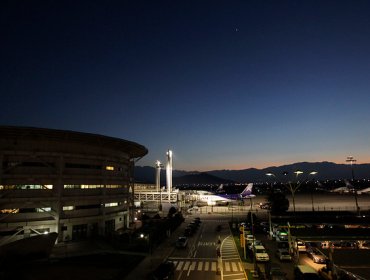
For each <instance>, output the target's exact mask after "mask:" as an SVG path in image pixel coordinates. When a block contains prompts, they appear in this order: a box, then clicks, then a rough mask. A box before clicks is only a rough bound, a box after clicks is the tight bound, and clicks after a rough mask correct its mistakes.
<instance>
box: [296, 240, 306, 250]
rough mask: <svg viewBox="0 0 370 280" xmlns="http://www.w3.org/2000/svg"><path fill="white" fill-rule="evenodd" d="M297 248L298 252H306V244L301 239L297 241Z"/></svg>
mask: <svg viewBox="0 0 370 280" xmlns="http://www.w3.org/2000/svg"><path fill="white" fill-rule="evenodd" d="M297 248H298V251H299V252H306V244H305V243H304V242H303V241H297Z"/></svg>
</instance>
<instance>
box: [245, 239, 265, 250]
mask: <svg viewBox="0 0 370 280" xmlns="http://www.w3.org/2000/svg"><path fill="white" fill-rule="evenodd" d="M257 245H262V241H261V240H254V241H252V242H249V243H248V244H247V247H248V250H252V249H253V246H257Z"/></svg>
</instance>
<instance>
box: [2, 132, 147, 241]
mask: <svg viewBox="0 0 370 280" xmlns="http://www.w3.org/2000/svg"><path fill="white" fill-rule="evenodd" d="M147 153H148V150H147V149H146V148H145V147H144V146H142V145H140V144H137V143H134V142H131V141H127V140H123V139H118V138H113V137H108V136H102V135H97V134H89V133H81V132H73V131H64V130H53V129H43V128H29V127H9V126H0V163H1V168H0V245H3V244H6V243H8V242H11V241H14V240H17V239H22V238H24V237H30V236H33V235H37V234H42V233H47V232H57V233H58V239H57V240H58V242H63V241H69V240H81V239H85V238H89V237H93V236H97V235H105V236H106V235H110V234H112V233H113V232H114V231H116V230H118V229H124V228H128V227H129V225H130V223H131V222H132V215H131V213H130V212H131V209H132V208H133V195H134V194H133V192H134V177H133V172H134V164H135V160H137V159H139V158H141V157H143V156H145V155H146V154H147Z"/></svg>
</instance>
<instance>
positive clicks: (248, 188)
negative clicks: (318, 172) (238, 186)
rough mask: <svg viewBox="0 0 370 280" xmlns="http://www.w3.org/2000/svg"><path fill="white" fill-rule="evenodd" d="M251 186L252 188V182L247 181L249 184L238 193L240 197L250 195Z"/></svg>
mask: <svg viewBox="0 0 370 280" xmlns="http://www.w3.org/2000/svg"><path fill="white" fill-rule="evenodd" d="M252 188H253V183H249V184H248V185H247V186H246V187H245V189H244V190H243V191H242V193H241V194H240V195H241V197H244V196H250V195H252Z"/></svg>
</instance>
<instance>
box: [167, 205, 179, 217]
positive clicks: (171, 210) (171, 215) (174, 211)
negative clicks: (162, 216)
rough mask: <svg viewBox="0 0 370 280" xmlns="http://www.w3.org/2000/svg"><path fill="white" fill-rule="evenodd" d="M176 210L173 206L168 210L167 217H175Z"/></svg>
mask: <svg viewBox="0 0 370 280" xmlns="http://www.w3.org/2000/svg"><path fill="white" fill-rule="evenodd" d="M176 212H177V210H176V208H175V207H171V208H170V209H169V210H168V215H167V217H168V218H172V217H173V215H175V214H176Z"/></svg>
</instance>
